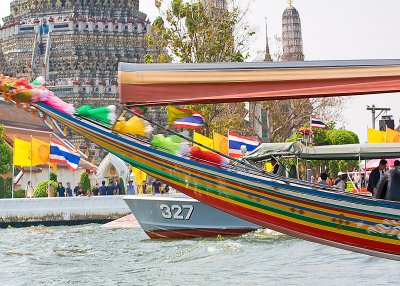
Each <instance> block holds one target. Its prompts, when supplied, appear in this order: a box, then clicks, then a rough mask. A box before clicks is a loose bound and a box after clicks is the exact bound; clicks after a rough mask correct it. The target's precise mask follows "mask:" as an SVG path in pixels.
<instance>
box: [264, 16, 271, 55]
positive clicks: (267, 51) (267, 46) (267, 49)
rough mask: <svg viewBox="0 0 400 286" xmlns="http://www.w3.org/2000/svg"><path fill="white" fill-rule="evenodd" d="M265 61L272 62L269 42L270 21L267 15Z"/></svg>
mask: <svg viewBox="0 0 400 286" xmlns="http://www.w3.org/2000/svg"><path fill="white" fill-rule="evenodd" d="M264 62H272V57H271V53H270V51H269V44H268V23H267V17H265V57H264Z"/></svg>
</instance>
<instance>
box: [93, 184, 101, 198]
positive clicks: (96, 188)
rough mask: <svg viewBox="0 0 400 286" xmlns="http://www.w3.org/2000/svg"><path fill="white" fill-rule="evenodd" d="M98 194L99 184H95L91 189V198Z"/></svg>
mask: <svg viewBox="0 0 400 286" xmlns="http://www.w3.org/2000/svg"><path fill="white" fill-rule="evenodd" d="M99 192H100V188H99V183H98V182H96V186H95V187H94V188H93V190H92V194H93V196H98V195H99Z"/></svg>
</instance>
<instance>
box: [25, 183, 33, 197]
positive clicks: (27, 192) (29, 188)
mask: <svg viewBox="0 0 400 286" xmlns="http://www.w3.org/2000/svg"><path fill="white" fill-rule="evenodd" d="M32 197H33V187H32V184H31V181H28V185H27V186H26V188H25V198H29V199H31V198H32Z"/></svg>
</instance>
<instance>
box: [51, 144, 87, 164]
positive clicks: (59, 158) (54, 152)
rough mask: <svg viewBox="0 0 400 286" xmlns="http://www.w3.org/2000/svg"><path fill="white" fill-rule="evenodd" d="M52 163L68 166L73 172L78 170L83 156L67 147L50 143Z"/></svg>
mask: <svg viewBox="0 0 400 286" xmlns="http://www.w3.org/2000/svg"><path fill="white" fill-rule="evenodd" d="M49 159H50V163H62V164H67V166H68V168H69V169H70V170H71V171H75V170H76V169H78V165H79V161H80V160H81V156H80V155H79V154H78V153H76V152H74V151H72V150H70V149H68V148H67V147H65V146H63V145H61V144H58V143H55V142H53V141H50V156H49Z"/></svg>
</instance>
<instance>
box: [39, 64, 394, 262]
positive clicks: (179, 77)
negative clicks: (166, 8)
mask: <svg viewBox="0 0 400 286" xmlns="http://www.w3.org/2000/svg"><path fill="white" fill-rule="evenodd" d="M257 66H258V68H257ZM196 67H199V68H198V69H197V70H196ZM120 68H121V70H120V84H121V86H120V91H121V94H120V97H121V101H122V103H124V104H127V105H130V104H132V105H133V104H138V105H139V104H140V105H156V104H157V105H160V104H169V103H198V102H207V103H212V102H225V101H231V100H246V101H248V100H250V97H251V99H252V100H265V99H268V98H269V99H271V98H272V99H279V98H288V97H289V98H297V97H314V96H337V95H352V94H364V93H379V92H394V91H400V60H383V61H350V62H337V61H334V62H311V63H307V62H304V63H295V64H293V63H279V64H271V65H268V64H257V63H256V64H249V63H243V64H240V63H237V64H232V65H230V64H226V65H225V64H214V65H212V64H209V65H176V66H171V65H168V64H167V65H158V64H154V65H153V64H152V65H147V66H145V65H133V64H132V65H128V64H122V65H121V66H120ZM135 69H137V71H135ZM208 69H212V70H214V71H216V72H214V73H210V74H209V75H207V76H205V77H204V76H203V74H202V72H203V71H204V72H208ZM264 69H265V72H266V74H262V75H260V76H255V75H256V74H257V75H258V71H263V70H264ZM236 71H240V75H239V76H238V74H237V73H236ZM285 71H286V72H287V73H288V76H285ZM275 72H277V73H278V74H279V76H274V73H275ZM219 73H223V75H224V76H225V78H221V77H220V76H219ZM147 75H148V76H149V78H147ZM230 75H231V76H230ZM319 75H323V77H322V78H321V77H320V76H319ZM253 76H254V77H256V79H257V80H254V79H252V78H253ZM214 77H215V78H214ZM265 78H266V79H267V81H268V83H266V84H264V82H265ZM246 81H247V82H248V83H249V84H243V82H246ZM153 82H155V83H153ZM208 82H209V83H208ZM221 82H223V84H222V83H221ZM296 83H297V84H298V85H296ZM242 84H243V85H242ZM180 85H182V86H181V87H179V86H180ZM231 85H232V86H233V87H234V88H231V87H230V86H231ZM201 86H204V87H207V88H205V89H202V90H201V92H200V91H196V90H197V89H198V88H201ZM252 86H254V88H252V89H250V90H249V89H248V88H251V87H252ZM296 86H297V87H298V88H296ZM289 87H290V88H289ZM178 90H180V91H179V92H178ZM213 90H215V92H213ZM224 90H225V91H224ZM132 92H133V93H132ZM175 92H177V93H176V94H175ZM207 92H209V93H207ZM204 94H205V95H204ZM271 94H277V95H276V96H275V95H273V96H270V95H271ZM285 94H289V96H286V95H285ZM258 95H260V96H258ZM278 95H279V96H278ZM174 98H175V99H174ZM213 99H215V100H213ZM35 107H37V108H38V109H39V110H40V111H41V112H43V113H45V114H47V115H49V116H51V117H53V118H54V119H55V120H56V121H58V122H60V123H62V124H63V125H65V126H67V127H68V128H70V129H72V130H74V131H75V132H77V133H79V134H81V135H83V136H84V137H86V138H87V139H89V140H91V141H93V142H94V143H96V144H97V145H99V146H101V147H103V148H105V149H106V150H108V151H110V152H111V153H113V154H115V155H117V156H118V157H120V158H121V159H123V160H125V161H127V162H129V163H130V164H132V165H133V166H135V167H137V168H139V169H141V170H143V171H144V172H146V173H148V174H149V175H151V176H153V177H156V178H159V179H160V180H162V181H164V182H165V183H167V184H169V185H170V186H172V187H174V188H176V189H178V190H180V191H181V192H183V193H185V194H187V195H189V196H191V197H193V198H195V199H197V200H199V201H201V202H204V203H206V204H208V205H210V206H213V207H216V208H218V209H220V210H222V211H224V212H227V213H230V214H232V215H235V216H237V217H240V218H242V219H244V220H247V221H249V222H252V223H255V224H257V225H261V226H263V227H266V228H270V229H272V230H276V231H279V232H282V233H285V234H288V235H292V236H295V237H298V238H302V239H306V240H309V241H313V242H317V243H321V244H325V245H330V246H334V247H338V248H341V249H346V250H350V251H355V252H359V253H364V254H368V255H373V256H378V257H384V258H388V259H394V260H400V204H399V203H398V202H393V201H385V200H378V199H374V198H368V197H363V196H359V195H354V194H350V193H346V192H338V191H335V190H333V189H330V188H325V187H322V186H318V185H312V184H309V183H307V182H303V181H299V180H295V179H290V178H284V177H279V176H275V175H272V174H264V173H261V172H257V171H255V170H254V169H251V168H249V169H246V168H244V167H243V168H242V167H241V168H226V169H225V168H217V167H213V166H210V165H207V164H203V163H201V162H197V161H194V160H190V159H189V158H186V157H179V156H175V155H171V154H168V153H166V152H164V151H162V150H159V149H155V148H153V147H151V146H150V144H148V142H146V141H142V140H140V139H136V138H132V137H131V136H128V135H123V134H118V133H116V132H114V131H112V130H111V129H110V128H108V127H105V126H102V125H100V124H96V123H94V122H92V121H90V120H87V119H84V118H79V117H76V116H71V115H67V114H65V113H63V112H61V111H58V110H56V109H54V108H52V107H49V106H48V105H46V104H44V103H38V104H35Z"/></svg>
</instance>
